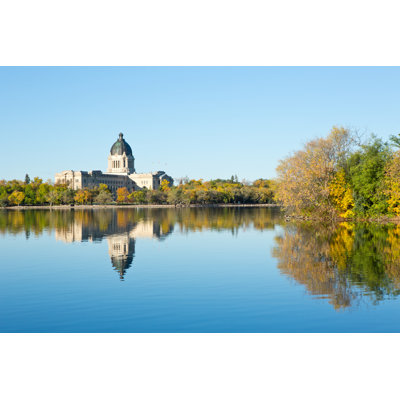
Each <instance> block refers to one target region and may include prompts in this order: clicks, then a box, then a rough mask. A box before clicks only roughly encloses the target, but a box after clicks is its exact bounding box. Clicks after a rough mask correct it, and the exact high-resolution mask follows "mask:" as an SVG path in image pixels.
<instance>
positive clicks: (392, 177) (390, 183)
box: [385, 151, 400, 215]
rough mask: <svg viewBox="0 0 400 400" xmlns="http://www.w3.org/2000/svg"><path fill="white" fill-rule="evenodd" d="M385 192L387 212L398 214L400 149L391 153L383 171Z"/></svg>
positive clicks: (399, 210) (399, 204)
mask: <svg viewBox="0 0 400 400" xmlns="http://www.w3.org/2000/svg"><path fill="white" fill-rule="evenodd" d="M385 184H386V194H387V196H388V200H387V202H388V204H389V207H388V210H389V212H391V213H393V214H396V215H400V151H397V152H396V153H394V154H393V157H392V159H391V161H390V162H389V163H388V165H387V167H386V171H385Z"/></svg>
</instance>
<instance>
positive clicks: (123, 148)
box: [110, 133, 132, 156]
mask: <svg viewBox="0 0 400 400" xmlns="http://www.w3.org/2000/svg"><path fill="white" fill-rule="evenodd" d="M110 152H111V155H112V156H122V155H123V154H124V153H125V154H126V155H127V156H132V149H131V146H129V144H128V143H127V142H126V141H125V139H124V135H123V134H122V133H120V134H119V139H118V140H117V141H116V142H115V143H114V144H113V145H112V147H111V151H110Z"/></svg>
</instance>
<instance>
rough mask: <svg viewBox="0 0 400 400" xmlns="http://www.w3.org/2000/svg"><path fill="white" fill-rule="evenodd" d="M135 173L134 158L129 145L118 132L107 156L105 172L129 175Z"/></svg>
mask: <svg viewBox="0 0 400 400" xmlns="http://www.w3.org/2000/svg"><path fill="white" fill-rule="evenodd" d="M133 173H135V158H134V157H133V154H132V149H131V146H129V144H128V143H127V142H126V141H125V139H124V135H123V134H122V133H120V134H119V138H118V140H117V141H116V142H115V143H114V144H113V145H112V147H111V151H110V155H109V156H108V168H107V174H119V175H129V174H133Z"/></svg>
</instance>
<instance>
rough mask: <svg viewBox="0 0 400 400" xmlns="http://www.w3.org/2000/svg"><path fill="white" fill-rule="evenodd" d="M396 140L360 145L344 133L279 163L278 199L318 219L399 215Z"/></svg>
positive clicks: (399, 172)
mask: <svg viewBox="0 0 400 400" xmlns="http://www.w3.org/2000/svg"><path fill="white" fill-rule="evenodd" d="M399 148H400V135H399V136H391V137H390V140H389V141H384V140H382V139H380V138H378V137H376V136H374V135H371V136H370V137H368V138H366V139H363V138H362V137H360V136H359V135H357V133H355V132H351V131H350V130H348V129H345V128H343V127H333V129H332V130H331V132H330V133H329V135H328V136H327V137H325V138H318V139H315V140H312V141H310V142H308V143H306V144H305V145H304V147H303V148H302V149H301V150H298V151H296V152H295V153H293V154H291V155H290V156H288V157H286V158H285V159H283V160H281V161H280V162H279V165H278V167H277V175H278V177H277V181H276V193H275V194H276V199H277V201H278V202H280V203H281V204H282V205H283V206H284V207H285V208H286V210H287V212H288V214H292V215H303V216H309V217H316V218H322V219H337V218H360V217H362V218H365V217H379V216H389V217H393V216H399V215H400V150H399Z"/></svg>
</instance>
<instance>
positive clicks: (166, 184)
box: [160, 179, 171, 192]
mask: <svg viewBox="0 0 400 400" xmlns="http://www.w3.org/2000/svg"><path fill="white" fill-rule="evenodd" d="M160 190H161V191H162V192H169V191H170V190H171V188H170V183H169V181H167V180H166V179H163V180H162V181H161V185H160Z"/></svg>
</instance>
